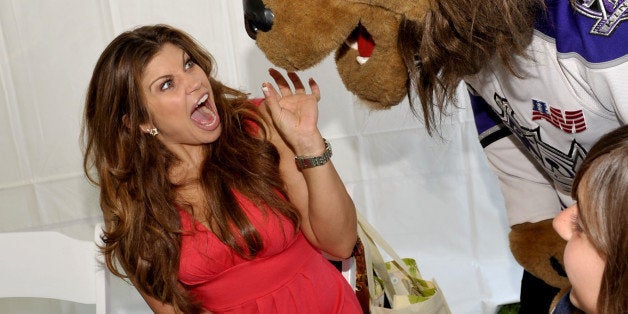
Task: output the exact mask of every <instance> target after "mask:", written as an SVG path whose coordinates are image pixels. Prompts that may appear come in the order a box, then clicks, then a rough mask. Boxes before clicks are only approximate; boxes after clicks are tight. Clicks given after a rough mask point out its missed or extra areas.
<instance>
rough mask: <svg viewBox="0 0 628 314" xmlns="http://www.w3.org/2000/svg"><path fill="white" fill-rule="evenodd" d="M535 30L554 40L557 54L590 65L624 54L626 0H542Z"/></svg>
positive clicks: (627, 25)
mask: <svg viewBox="0 0 628 314" xmlns="http://www.w3.org/2000/svg"><path fill="white" fill-rule="evenodd" d="M545 2H546V4H547V11H546V12H542V13H541V14H540V16H539V17H538V18H537V22H536V29H537V30H539V31H540V32H542V33H544V34H545V35H547V36H549V37H552V38H554V39H555V41H556V48H557V50H558V52H560V53H572V52H574V53H577V54H579V55H580V56H582V57H583V58H584V59H585V60H587V61H588V62H591V63H601V62H606V61H612V60H615V59H618V58H620V57H622V56H625V55H627V54H628V0H576V1H574V5H573V6H572V5H571V4H570V1H567V0H546V1H545Z"/></svg>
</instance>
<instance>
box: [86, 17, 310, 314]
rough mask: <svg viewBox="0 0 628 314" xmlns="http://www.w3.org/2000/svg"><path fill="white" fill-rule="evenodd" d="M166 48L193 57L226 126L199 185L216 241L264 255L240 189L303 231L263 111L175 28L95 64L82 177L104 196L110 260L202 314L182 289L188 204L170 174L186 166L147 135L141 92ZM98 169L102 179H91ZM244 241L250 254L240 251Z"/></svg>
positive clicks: (127, 38)
mask: <svg viewBox="0 0 628 314" xmlns="http://www.w3.org/2000/svg"><path fill="white" fill-rule="evenodd" d="M166 43H171V44H174V45H176V46H178V47H180V48H181V49H183V50H184V51H185V52H187V53H188V54H189V55H190V57H191V58H192V60H194V61H195V63H196V64H197V65H198V66H200V67H201V68H202V69H203V71H204V72H205V73H206V74H207V76H208V78H209V80H210V84H211V87H212V91H213V94H214V95H215V102H216V107H217V111H218V114H219V116H220V117H221V124H222V133H221V136H220V137H219V138H218V139H217V140H216V141H215V142H213V143H211V144H208V145H206V147H205V153H206V157H205V160H204V162H203V165H202V169H201V173H200V174H199V180H198V181H199V182H198V183H199V184H200V185H201V186H202V188H203V190H204V197H203V199H204V200H205V202H206V204H205V207H206V208H205V216H206V219H207V222H208V224H209V225H210V226H211V228H212V231H213V232H214V233H215V234H216V235H217V236H218V238H219V239H220V240H221V241H223V242H224V243H225V244H226V245H228V246H229V247H231V248H232V249H233V250H234V251H235V252H236V253H238V254H239V255H241V256H243V257H246V258H252V257H254V256H255V255H256V254H257V253H258V252H259V251H260V250H261V249H262V247H263V243H262V241H261V238H260V235H259V233H258V232H257V230H255V228H254V227H253V226H252V224H251V223H250V221H249V220H248V219H247V217H246V215H245V214H244V212H243V211H242V209H241V208H240V205H239V203H238V201H237V200H236V198H235V196H234V194H233V190H234V189H235V190H237V191H239V192H240V193H242V194H243V195H245V196H246V197H248V198H250V199H251V200H252V201H253V202H255V204H256V205H258V206H259V207H260V208H264V209H267V208H271V209H272V210H271V212H272V213H273V214H275V215H283V216H285V217H287V218H288V219H289V220H291V221H292V222H293V223H294V225H295V228H298V225H299V222H300V216H299V214H298V211H297V210H296V209H295V208H294V207H293V206H292V205H291V204H290V203H289V202H288V201H287V200H286V199H285V198H283V197H282V195H285V191H284V188H283V182H282V180H281V178H280V175H279V169H278V163H279V155H278V152H277V150H276V148H275V147H274V146H273V145H272V144H271V143H270V142H269V141H267V140H266V139H265V134H267V133H266V129H265V123H264V121H263V120H262V119H261V118H260V115H259V112H258V111H257V108H256V106H255V105H253V104H251V103H250V102H249V101H248V100H247V95H246V94H244V93H242V92H240V91H237V90H235V89H232V88H229V87H227V86H225V85H223V84H222V83H220V82H219V81H217V80H215V79H214V78H213V77H212V76H211V73H212V70H213V67H214V63H215V62H214V60H213V59H212V57H211V55H209V53H207V52H206V51H205V50H204V49H203V48H201V47H200V46H199V45H198V44H197V43H196V42H195V41H194V39H192V38H191V37H190V36H189V35H187V34H186V33H184V32H182V31H180V30H177V29H174V28H172V27H170V26H167V25H154V26H144V27H140V28H137V29H135V30H132V31H128V32H125V33H122V34H120V35H119V36H118V37H116V38H115V39H114V40H113V41H112V42H111V43H110V44H109V45H108V46H107V47H106V48H105V50H104V51H103V53H102V54H101V56H100V58H99V60H98V62H97V63H96V66H95V69H94V72H93V75H92V79H91V81H90V83H89V88H88V91H87V97H86V101H85V113H84V115H85V116H84V126H83V133H82V137H83V139H84V141H85V153H84V154H85V155H84V165H83V166H84V170H85V173H86V174H87V176H88V178H89V179H90V180H91V181H92V182H94V183H95V184H97V185H98V186H99V187H100V191H101V192H100V207H101V209H102V212H103V216H104V219H105V223H106V228H105V229H106V230H105V233H104V239H103V240H104V243H105V244H104V247H103V248H102V249H103V252H104V255H105V260H106V263H107V266H108V268H109V269H110V270H111V271H112V272H113V273H114V274H115V275H117V276H120V277H128V278H129V279H130V280H131V281H132V282H133V284H135V285H136V287H137V288H138V289H140V290H141V291H143V292H144V293H146V294H148V295H150V296H153V297H155V298H157V299H158V300H160V301H162V302H164V303H169V304H173V305H174V306H175V308H177V309H180V310H182V311H183V312H185V313H195V312H199V311H200V307H199V305H198V304H196V302H194V300H192V299H191V298H190V296H189V295H188V294H187V293H186V291H184V290H182V289H180V283H179V281H178V267H179V254H180V235H181V222H180V217H179V213H178V209H177V205H185V204H176V191H177V189H178V188H180V187H182V185H180V184H181V183H173V182H171V181H170V180H169V175H168V170H169V169H171V167H173V166H174V165H176V164H177V163H178V162H179V161H178V160H177V158H176V157H175V156H174V154H172V153H171V152H170V151H168V150H167V149H166V148H165V146H164V145H162V144H161V142H160V141H159V140H158V139H157V138H155V137H152V136H150V135H147V134H145V133H143V132H141V131H140V128H139V125H140V124H142V123H145V122H147V121H148V119H149V118H148V112H147V109H146V106H145V104H144V103H143V96H142V92H141V90H140V81H141V78H142V73H143V70H144V67H145V66H146V64H148V62H149V61H150V60H151V59H152V58H153V57H154V56H155V54H156V53H157V52H158V51H159V50H160V49H161V47H163V45H164V44H166ZM251 124H254V125H257V128H258V130H259V132H258V134H257V135H256V134H252V132H250V128H251ZM92 168H94V169H95V171H96V174H92V173H90V169H92ZM183 184H185V183H183ZM234 232H235V233H236V234H235V235H234ZM240 237H241V238H242V239H244V240H245V241H244V244H240V245H239V244H238V243H237V241H236V239H237V238H240ZM118 265H119V266H121V268H122V270H123V271H119V270H118Z"/></svg>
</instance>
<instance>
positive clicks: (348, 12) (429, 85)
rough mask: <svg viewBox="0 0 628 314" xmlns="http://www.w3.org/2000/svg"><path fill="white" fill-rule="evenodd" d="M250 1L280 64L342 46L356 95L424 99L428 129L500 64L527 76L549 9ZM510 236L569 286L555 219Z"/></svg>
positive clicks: (451, 2)
mask: <svg viewBox="0 0 628 314" xmlns="http://www.w3.org/2000/svg"><path fill="white" fill-rule="evenodd" d="M244 5H245V19H246V21H245V23H246V28H247V31H248V33H249V35H250V36H251V37H252V38H254V39H255V40H256V43H257V45H258V47H259V48H260V49H261V50H262V51H263V52H264V53H265V55H266V57H267V58H268V59H269V60H270V61H271V62H272V63H274V64H275V65H277V66H279V67H282V68H285V69H287V70H294V71H296V70H303V69H307V68H309V67H312V66H314V65H316V64H317V63H319V62H320V61H322V60H323V59H324V58H326V57H327V56H328V55H329V54H331V53H332V52H334V51H335V60H336V64H337V69H338V72H339V74H340V77H341V78H342V81H343V83H344V84H345V86H346V88H347V89H348V90H349V91H351V92H352V93H354V94H355V95H357V96H358V97H359V98H361V99H362V100H363V101H364V102H365V103H366V104H368V105H369V106H370V107H371V108H373V109H386V108H389V107H391V106H395V105H397V104H399V103H400V102H401V101H402V100H403V99H404V97H405V96H406V95H408V94H410V95H417V96H418V98H419V100H420V103H421V113H422V115H423V118H424V121H425V124H426V127H427V129H428V131H432V130H433V129H434V125H435V124H436V123H437V122H438V120H439V117H441V113H442V112H443V111H442V110H443V109H444V107H445V106H446V105H447V104H448V103H455V101H456V99H455V94H456V88H457V87H458V85H459V84H460V83H461V81H462V80H463V78H464V77H465V76H467V75H472V74H475V73H477V72H478V71H480V69H481V68H482V67H483V65H485V64H487V63H488V62H490V61H491V60H493V59H495V58H497V59H498V60H499V61H500V62H501V63H502V65H503V66H504V67H505V68H507V69H509V70H510V71H511V73H512V74H513V75H515V76H520V74H519V73H518V71H517V70H516V69H515V68H514V66H513V65H512V64H513V61H512V60H513V58H515V57H516V56H522V57H526V56H525V52H524V50H525V48H526V47H527V45H528V44H529V43H530V41H531V39H532V34H533V24H534V19H535V16H536V15H537V14H538V13H539V12H541V11H540V10H543V9H544V4H543V2H542V1H538V0H500V1H478V0H447V1H436V0H423V1H409V0H371V1H367V0H310V1H288V0H263V2H262V1H261V0H257V1H255V0H252V1H248V0H245V1H244ZM363 44H365V45H366V48H364V47H362V46H361V45H363ZM356 60H361V62H356ZM412 98H413V97H410V104H411V108H412V110H413V112H414V113H415V114H416V113H417V112H418V110H416V109H415V107H414V105H413V101H412ZM509 240H510V247H511V251H512V253H513V255H514V257H515V258H516V260H517V261H518V262H519V263H520V264H521V265H522V266H523V268H524V269H526V270H527V271H528V272H530V273H531V274H533V275H534V276H536V277H538V278H540V279H542V280H543V281H545V282H546V283H547V284H549V285H551V286H553V287H556V288H558V289H560V290H561V291H566V290H567V289H568V288H569V282H568V280H567V278H566V276H565V274H564V272H563V271H562V266H561V265H562V256H563V250H564V246H565V242H564V241H563V240H562V239H561V238H560V237H559V236H558V235H557V234H556V233H555V232H554V230H553V229H552V226H551V221H549V220H545V221H541V222H537V223H523V224H519V225H515V226H513V227H512V229H511V232H510V235H509ZM561 294H562V293H559V295H558V296H560V295H561ZM557 298H558V297H557Z"/></svg>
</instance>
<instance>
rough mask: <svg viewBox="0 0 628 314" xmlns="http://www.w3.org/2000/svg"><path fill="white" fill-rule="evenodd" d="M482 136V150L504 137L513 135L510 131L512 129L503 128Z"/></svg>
mask: <svg viewBox="0 0 628 314" xmlns="http://www.w3.org/2000/svg"><path fill="white" fill-rule="evenodd" d="M482 135H483V137H482V139H480V144H482V148H486V147H487V146H488V145H491V144H493V143H495V142H497V141H499V140H501V139H502V138H504V137H508V136H510V135H512V132H511V131H510V129H508V128H506V127H503V128H500V129H498V130H496V131H494V132H491V133H489V134H487V135H484V134H482Z"/></svg>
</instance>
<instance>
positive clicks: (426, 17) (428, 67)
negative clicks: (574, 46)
mask: <svg viewBox="0 0 628 314" xmlns="http://www.w3.org/2000/svg"><path fill="white" fill-rule="evenodd" d="M243 4H244V11H245V12H244V15H245V27H246V30H247V33H248V34H249V36H250V37H251V38H253V39H255V41H256V43H257V45H258V47H259V48H260V49H261V50H262V51H263V52H264V54H265V55H266V57H267V58H268V59H269V60H270V61H271V62H272V63H273V64H275V65H277V66H279V67H282V68H284V69H286V70H292V71H296V70H304V69H307V68H310V67H312V66H314V65H316V64H318V63H319V62H320V61H322V60H323V59H324V58H325V57H327V56H328V55H329V54H331V53H333V52H335V60H336V65H337V69H338V73H339V74H340V77H341V79H342V82H343V83H344V85H345V86H346V88H347V89H348V90H349V91H351V92H352V93H354V94H355V95H357V96H358V97H359V98H360V99H362V100H363V101H364V103H365V104H367V105H369V106H370V107H371V108H373V109H386V108H390V107H392V106H395V105H397V104H399V103H400V102H401V101H402V100H403V99H404V97H405V96H406V95H408V94H411V93H412V92H415V94H416V95H417V96H418V97H419V98H420V100H421V106H422V109H423V118H424V121H425V123H426V126H427V127H428V131H429V130H430V125H432V122H433V121H434V118H435V116H437V115H435V114H434V110H433V108H434V107H436V108H442V106H443V105H444V104H445V103H446V102H447V101H451V100H454V96H455V91H456V88H457V86H458V85H459V83H460V81H461V80H462V79H463V78H464V76H466V75H471V74H474V73H477V72H478V71H479V70H480V68H481V67H482V66H483V65H485V64H486V63H487V62H489V61H490V60H491V59H492V58H493V57H495V56H497V57H498V58H499V59H500V60H501V61H502V62H503V63H504V64H506V65H507V67H508V68H509V69H512V66H511V65H510V64H511V58H512V55H513V54H522V53H523V50H524V48H525V46H527V44H528V43H529V41H530V39H531V35H532V25H533V23H534V14H536V12H537V9H538V8H539V7H541V1H539V0H501V1H488V0H448V1H436V0H309V1H290V0H243ZM410 104H411V106H412V109H413V110H414V106H413V105H412V104H413V102H412V97H411V98H410ZM433 105H436V106H433Z"/></svg>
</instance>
